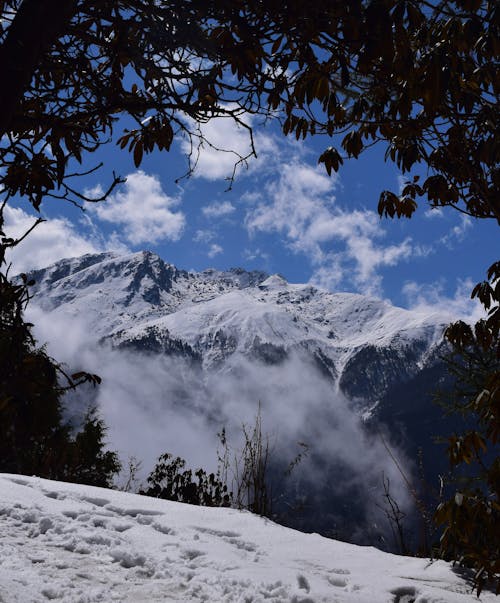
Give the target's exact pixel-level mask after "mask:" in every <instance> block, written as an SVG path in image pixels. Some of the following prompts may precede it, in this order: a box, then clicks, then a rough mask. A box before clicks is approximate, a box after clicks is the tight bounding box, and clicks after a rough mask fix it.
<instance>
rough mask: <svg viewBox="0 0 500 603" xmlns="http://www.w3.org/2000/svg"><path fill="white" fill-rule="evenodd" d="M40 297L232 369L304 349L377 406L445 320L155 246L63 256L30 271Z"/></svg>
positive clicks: (108, 327) (422, 362) (429, 356)
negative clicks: (172, 259) (175, 257)
mask: <svg viewBox="0 0 500 603" xmlns="http://www.w3.org/2000/svg"><path fill="white" fill-rule="evenodd" d="M30 277H31V278H33V279H34V280H35V282H36V285H35V288H34V292H35V294H36V303H37V304H39V305H40V306H41V307H42V308H43V309H44V310H46V311H49V312H54V313H55V314H56V315H57V314H58V313H63V314H65V315H66V316H82V315H83V316H85V319H86V322H87V324H88V326H89V329H90V331H91V332H93V333H94V334H95V336H96V338H99V339H101V340H108V341H110V342H112V344H113V345H114V346H117V347H124V348H132V349H137V350H147V351H149V352H156V353H162V354H180V355H184V356H190V357H191V358H192V359H193V360H195V361H196V362H199V363H201V365H202V367H203V368H204V369H205V370H230V367H231V361H232V359H233V358H234V357H236V356H240V355H241V356H245V357H248V358H253V359H257V360H260V361H262V362H264V363H267V364H279V363H280V362H283V361H284V360H285V359H286V358H287V357H289V356H290V354H293V353H300V354H303V355H307V356H308V357H309V358H311V359H312V361H313V362H314V363H315V364H316V365H317V366H318V367H319V368H320V369H321V371H322V372H323V373H324V374H325V375H326V376H328V377H329V378H330V379H331V382H332V386H335V387H338V388H340V390H341V391H342V392H343V393H344V394H346V395H347V396H348V397H349V398H351V399H352V398H356V399H360V400H364V401H365V402H367V403H368V405H369V406H370V407H372V406H374V404H375V403H376V402H377V401H378V400H379V399H380V398H381V397H382V396H383V395H384V394H385V393H386V392H387V391H388V389H389V388H390V387H392V386H393V385H395V384H399V383H402V382H405V381H408V380H410V379H411V378H413V377H414V376H415V375H417V374H418V373H419V372H420V371H421V370H422V369H423V368H425V367H427V366H429V365H430V364H432V362H433V361H434V355H435V352H436V349H437V347H438V346H439V344H440V342H441V338H442V332H443V327H444V325H445V321H444V319H443V317H442V316H440V315H439V314H437V313H436V314H431V315H429V314H421V313H415V312H410V311H408V310H404V309H401V308H396V307H394V306H391V305H390V304H389V303H387V302H384V301H381V300H377V299H370V298H367V297H364V296H362V295H357V294H351V293H328V292H326V291H321V290H319V289H316V288H314V287H311V286H309V285H295V284H290V283H288V282H287V281H286V280H285V279H284V278H283V277H281V276H279V275H272V276H268V275H266V274H265V273H263V272H257V271H254V272H246V271H244V270H242V269H232V270H230V271H228V272H220V271H216V270H205V271H203V272H200V273H194V272H187V271H184V270H179V269H177V268H176V267H175V266H173V265H171V264H168V263H166V262H164V261H163V260H162V259H161V258H159V257H158V256H157V255H155V254H153V253H150V252H140V253H134V254H130V255H122V256H120V255H116V254H112V253H106V254H99V255H86V256H83V257H81V258H74V259H66V260H62V261H61V262H58V263H57V264H55V265H53V266H50V267H48V268H46V269H42V270H38V271H35V272H33V273H31V274H30Z"/></svg>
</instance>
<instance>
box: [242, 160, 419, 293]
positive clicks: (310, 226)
mask: <svg viewBox="0 0 500 603" xmlns="http://www.w3.org/2000/svg"><path fill="white" fill-rule="evenodd" d="M337 184H338V183H337V180H336V179H335V178H333V179H332V178H329V177H327V176H326V175H325V174H324V173H323V171H321V170H319V169H318V168H313V167H310V166H308V165H306V164H304V163H301V162H299V161H294V162H291V163H289V164H287V165H284V166H281V170H280V177H279V178H278V180H277V181H275V182H272V183H271V184H269V185H268V186H267V187H266V189H265V190H266V193H267V202H266V201H265V200H262V201H260V202H258V203H257V204H256V206H254V207H252V208H251V209H249V210H248V212H247V216H246V225H247V228H248V230H249V232H250V234H252V233H255V232H257V231H261V232H268V233H271V232H278V233H281V234H283V235H284V236H285V238H286V240H287V242H288V244H289V245H290V247H291V248H292V249H293V250H294V251H295V252H301V253H304V254H306V255H307V256H308V257H309V259H310V260H311V262H312V264H313V265H314V266H315V267H316V268H315V272H314V274H313V277H312V281H313V282H314V283H316V284H319V285H321V286H323V287H327V288H330V289H331V288H335V287H336V286H338V285H339V284H341V283H343V284H344V286H345V284H346V282H350V283H351V285H354V286H355V287H356V288H357V289H359V290H361V291H362V292H364V293H368V294H379V293H380V288H381V277H380V276H379V275H378V270H379V269H380V268H381V267H384V266H394V265H395V264H397V263H398V262H400V261H402V260H405V259H408V258H409V257H411V256H414V255H421V254H422V253H423V250H421V249H420V248H418V247H416V246H414V245H413V244H412V241H411V239H410V238H406V239H405V240H403V241H401V242H400V243H397V244H392V245H384V244H383V243H381V242H380V241H381V240H382V239H383V238H384V237H385V234H386V233H385V231H384V229H383V228H382V226H381V222H380V218H379V217H378V215H377V214H376V213H375V212H373V211H368V210H355V211H346V210H343V209H341V208H339V207H337V206H336V205H335V196H334V191H335V188H336V186H337ZM263 199H265V197H263Z"/></svg>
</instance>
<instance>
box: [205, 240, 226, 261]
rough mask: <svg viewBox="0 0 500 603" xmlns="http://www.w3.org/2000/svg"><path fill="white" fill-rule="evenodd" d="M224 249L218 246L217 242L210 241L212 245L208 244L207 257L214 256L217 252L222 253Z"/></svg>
mask: <svg viewBox="0 0 500 603" xmlns="http://www.w3.org/2000/svg"><path fill="white" fill-rule="evenodd" d="M223 251H224V249H223V248H222V247H221V246H220V245H217V243H212V245H210V249H209V250H208V254H207V255H208V257H209V258H214V257H215V256H216V255H219V253H222V252H223Z"/></svg>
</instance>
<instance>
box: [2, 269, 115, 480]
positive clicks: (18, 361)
mask: <svg viewBox="0 0 500 603" xmlns="http://www.w3.org/2000/svg"><path fill="white" fill-rule="evenodd" d="M29 284H30V283H28V282H26V278H25V277H24V278H22V279H21V282H20V283H12V282H10V281H9V280H8V279H7V277H6V276H5V275H4V274H1V273H0V471H2V472H8V473H23V474H28V475H31V474H34V475H38V476H40V477H46V478H50V479H58V480H66V481H76V482H80V483H86V484H91V485H96V486H110V485H111V480H112V477H113V475H114V474H115V473H117V472H118V471H119V469H120V463H119V461H118V457H117V455H116V453H114V452H109V451H105V450H104V435H105V431H106V430H105V426H104V423H103V421H102V420H100V419H99V418H98V417H97V416H96V414H95V411H89V413H88V414H87V416H86V417H85V420H84V424H83V427H82V429H81V431H79V432H78V433H76V434H75V435H73V434H72V429H71V426H70V425H69V424H68V423H66V422H65V421H64V418H63V396H64V393H65V391H66V390H67V389H72V388H74V387H76V386H77V385H78V384H80V383H82V382H84V381H93V382H97V380H98V378H97V377H96V376H95V375H88V374H86V373H77V374H75V375H73V379H71V378H70V377H67V376H66V375H65V373H64V372H63V371H62V369H61V367H60V366H59V365H58V364H56V363H55V362H54V361H53V360H52V359H51V358H50V357H49V356H48V355H47V353H46V351H45V350H44V349H43V348H41V347H37V345H36V341H35V339H34V338H33V335H32V334H31V325H30V324H29V323H27V322H25V320H24V318H23V310H24V307H25V305H26V303H27V302H28V300H29V295H28V286H29ZM61 379H68V384H67V385H66V386H64V387H63V386H61V384H60V380H61Z"/></svg>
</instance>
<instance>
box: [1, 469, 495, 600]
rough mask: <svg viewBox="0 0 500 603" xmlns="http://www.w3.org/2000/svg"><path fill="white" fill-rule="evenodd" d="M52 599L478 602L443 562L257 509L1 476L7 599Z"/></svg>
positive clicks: (3, 591)
mask: <svg viewBox="0 0 500 603" xmlns="http://www.w3.org/2000/svg"><path fill="white" fill-rule="evenodd" d="M51 600H55V601H63V602H67V603H90V602H94V601H103V602H105V603H108V602H110V601H120V602H134V603H148V602H153V601H158V602H160V601H161V602H166V601H207V602H210V603H218V602H220V603H223V602H227V603H260V602H262V603H263V602H266V603H386V602H387V603H467V602H470V603H472V602H473V601H478V599H477V598H476V597H475V596H474V595H473V594H472V593H471V588H470V586H469V585H468V584H467V583H466V582H465V581H464V580H463V579H462V578H461V577H460V576H459V575H458V574H457V573H455V572H454V571H453V569H452V568H451V566H450V565H449V564H448V563H445V562H444V561H434V562H430V561H429V560H427V559H415V558H409V557H400V556H395V555H390V554H387V553H383V552H381V551H378V550H377V549H375V548H372V547H359V546H355V545H350V544H345V543H342V542H338V541H335V540H330V539H326V538H323V537H321V536H319V535H317V534H303V533H301V532H296V531H294V530H290V529H288V528H284V527H282V526H279V525H276V524H274V523H272V522H270V521H268V520H265V519H263V518H260V517H257V516H255V515H252V514H251V513H249V512H242V511H236V510H233V509H222V508H207V507H195V506H191V505H184V504H181V503H174V502H169V501H163V500H158V499H154V498H148V497H144V496H139V495H136V494H128V493H123V492H117V491H112V490H106V489H103V488H95V487H90V486H81V485H76V484H67V483H60V482H53V481H49V480H45V479H39V478H36V477H24V476H20V475H7V474H1V475H0V601H1V602H2V603H35V602H36V603H38V602H43V601H51ZM479 600H480V601H483V602H488V601H495V600H496V599H495V596H494V595H493V594H492V593H489V592H483V593H482V595H481V598H480V599H479Z"/></svg>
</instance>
